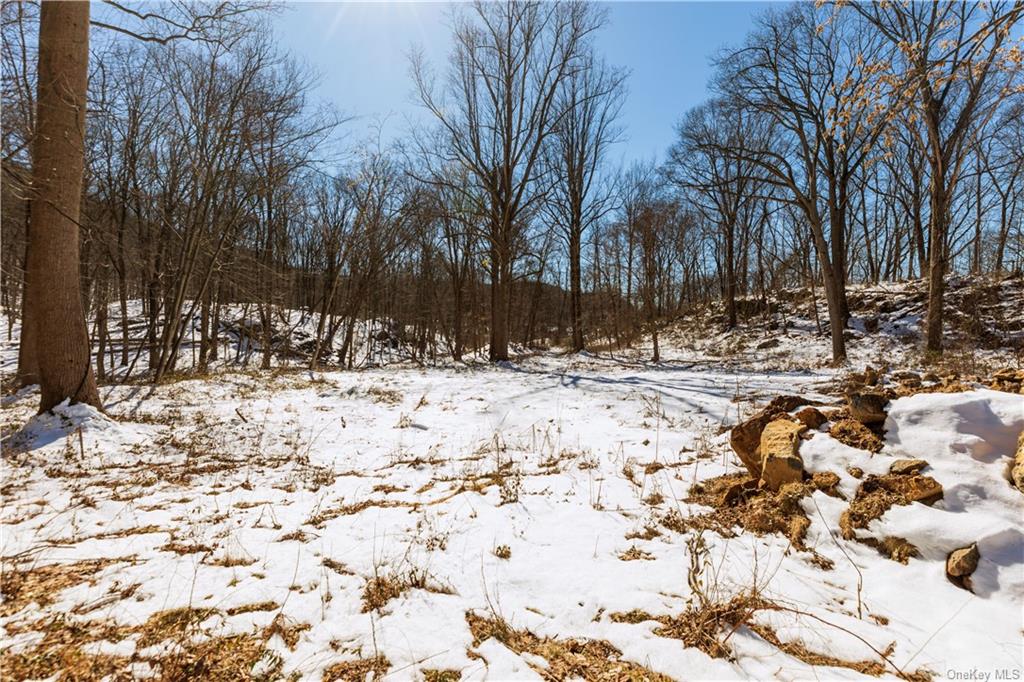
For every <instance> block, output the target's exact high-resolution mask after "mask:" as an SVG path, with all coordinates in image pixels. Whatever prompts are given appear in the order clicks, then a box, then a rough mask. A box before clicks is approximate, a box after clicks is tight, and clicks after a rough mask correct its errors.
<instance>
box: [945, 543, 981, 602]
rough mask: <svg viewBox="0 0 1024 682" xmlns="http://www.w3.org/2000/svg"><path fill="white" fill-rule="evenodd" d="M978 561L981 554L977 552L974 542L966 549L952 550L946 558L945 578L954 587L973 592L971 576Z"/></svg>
mask: <svg viewBox="0 0 1024 682" xmlns="http://www.w3.org/2000/svg"><path fill="white" fill-rule="evenodd" d="M979 559H981V552H979V551H978V543H976V542H972V543H971V544H970V545H969V546H967V547H961V548H960V549H954V550H953V551H952V552H950V553H949V556H947V557H946V577H948V578H949V580H950V582H952V583H953V584H954V585H957V586H959V587H962V588H964V589H965V590H970V591H972V592H973V591H974V590H973V589H972V588H971V574H972V573H974V571H976V570H977V568H978V560H979Z"/></svg>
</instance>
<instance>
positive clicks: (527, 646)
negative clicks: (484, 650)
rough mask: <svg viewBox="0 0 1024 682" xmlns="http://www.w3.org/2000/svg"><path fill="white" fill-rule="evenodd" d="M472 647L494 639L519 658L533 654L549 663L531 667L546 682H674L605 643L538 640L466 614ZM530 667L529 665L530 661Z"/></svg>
mask: <svg viewBox="0 0 1024 682" xmlns="http://www.w3.org/2000/svg"><path fill="white" fill-rule="evenodd" d="M466 621H467V622H468V623H469V631H470V633H472V635H473V646H474V647H475V646H479V644H480V643H481V642H483V641H484V640H485V639H488V638H490V637H493V638H494V639H496V640H498V641H499V642H501V643H502V644H504V645H505V646H506V647H508V648H509V649H511V650H512V651H514V652H516V653H517V654H523V653H530V654H533V655H535V656H540V657H541V658H543V659H544V660H546V661H547V662H548V666H547V667H541V666H536V665H534V664H532V663H530V667H531V668H533V670H534V671H535V672H536V673H537V674H539V675H540V676H541V677H543V678H544V679H545V680H566V679H584V680H615V681H617V682H639V681H640V680H652V681H654V682H671V678H669V677H667V676H665V675H662V674H661V673H657V672H654V671H653V670H651V669H649V668H645V667H644V666H642V665H640V664H638V663H633V662H631V661H623V660H621V656H622V652H621V651H619V650H618V649H616V648H615V647H614V646H612V645H611V644H609V643H608V642H605V641H603V640H594V639H558V638H554V637H543V638H542V637H538V636H537V635H535V634H533V633H532V632H530V631H528V630H516V629H514V628H513V627H512V626H511V625H509V624H508V623H507V622H506V621H505V620H504V619H502V618H500V617H497V616H495V617H492V618H486V617H484V616H480V615H478V614H476V613H473V612H469V613H467V614H466ZM528 663H529V661H528Z"/></svg>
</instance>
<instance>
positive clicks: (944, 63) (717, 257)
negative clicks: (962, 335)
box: [0, 0, 1024, 409]
mask: <svg viewBox="0 0 1024 682" xmlns="http://www.w3.org/2000/svg"><path fill="white" fill-rule="evenodd" d="M88 8H89V6H88V5H87V4H85V3H66V4H63V5H62V4H60V3H55V4H51V3H46V2H44V3H42V5H41V7H40V6H39V5H37V4H34V3H28V2H15V1H7V0H5V1H4V3H3V27H2V28H3V55H2V59H3V101H4V108H3V235H2V237H3V256H2V258H3V261H2V266H3V267H2V280H0V285H2V290H0V293H2V303H3V307H4V310H5V311H6V312H7V314H8V317H7V320H8V328H7V330H6V334H7V337H8V338H11V335H12V326H13V325H14V324H21V336H20V343H21V354H20V362H19V368H18V376H17V381H18V382H19V383H21V384H27V383H40V384H41V385H42V408H43V409H48V408H49V407H52V406H53V405H55V404H56V403H58V402H60V401H61V400H63V399H65V398H72V399H74V400H80V401H85V402H90V403H94V404H95V403H98V402H99V398H98V395H97V390H96V384H95V382H96V381H98V382H100V383H101V384H102V383H103V382H106V381H109V380H111V377H112V376H113V375H114V373H115V372H114V370H115V369H119V370H120V371H118V372H117V373H116V374H117V376H119V377H120V379H119V380H124V379H125V378H126V377H129V376H130V377H134V378H140V377H148V378H149V379H152V380H154V381H160V380H161V379H163V378H164V377H165V376H168V375H170V374H173V373H177V372H183V371H193V370H194V371H198V372H205V371H206V370H207V369H208V368H209V366H210V365H211V363H213V362H214V361H218V360H224V359H225V358H224V357H222V356H223V354H224V353H225V352H226V351H225V348H224V345H223V343H222V339H223V338H224V335H225V334H226V333H227V332H228V331H231V333H232V334H234V335H235V336H236V337H240V336H242V335H244V336H245V337H246V338H247V339H248V341H249V343H250V344H251V346H252V347H254V348H257V349H258V352H257V353H256V354H255V356H254V359H253V361H254V362H259V363H260V365H261V366H262V367H265V368H269V367H271V366H272V364H274V363H275V361H276V360H275V359H277V360H280V359H282V358H285V359H287V358H290V357H292V355H291V354H292V351H293V349H292V348H291V347H290V344H291V343H292V339H291V335H290V333H289V325H291V324H293V317H292V316H291V315H290V314H289V311H298V314H299V315H300V316H301V319H302V320H303V321H306V320H312V321H313V326H314V327H315V330H316V331H315V335H314V336H315V338H313V339H311V340H309V343H310V347H309V349H308V353H307V355H306V356H305V359H304V360H303V362H304V363H306V364H308V365H309V366H311V367H313V368H316V367H323V366H340V367H351V366H353V364H354V363H356V362H358V360H359V358H357V357H356V356H355V337H356V335H357V333H358V331H359V325H360V324H361V323H362V322H364V321H367V320H373V321H378V322H379V323H380V327H379V328H380V329H383V330H384V331H383V332H382V334H384V335H385V336H386V337H387V341H388V342H389V343H391V342H393V343H396V344H402V345H403V346H404V347H407V348H408V349H409V351H410V352H411V353H412V355H413V357H414V359H415V360H417V361H419V362H423V363H430V362H434V361H437V360H439V359H442V358H448V357H450V358H454V359H455V360H460V359H464V358H467V357H469V356H473V355H477V354H486V356H487V357H488V358H489V359H490V360H492V361H502V360H507V359H509V358H510V356H511V354H512V353H513V352H515V350H516V349H522V348H531V347H552V346H563V347H566V348H569V349H571V350H574V351H580V350H584V349H586V348H592V349H607V348H612V349H615V348H622V347H625V346H628V345H630V344H631V343H633V342H634V341H635V340H636V339H637V338H638V337H639V336H641V335H645V336H646V335H653V336H654V358H653V359H654V360H657V359H658V358H657V355H658V343H657V332H658V329H659V327H660V326H661V325H662V324H664V323H666V322H667V321H670V320H672V319H674V318H677V317H679V316H684V315H686V314H687V312H688V311H689V310H691V309H693V307H694V306H698V305H703V304H706V303H707V302H709V301H712V300H718V299H721V300H722V301H723V302H724V306H725V310H726V311H727V324H728V325H729V326H735V325H737V324H738V323H740V322H741V321H742V319H741V318H742V312H741V310H740V309H739V307H738V306H737V301H738V300H740V299H742V298H749V297H754V298H759V299H766V298H768V297H770V296H772V295H773V293H774V292H777V291H778V290H780V289H781V288H783V287H792V286H796V287H807V288H808V291H809V292H811V293H810V294H809V296H820V298H821V300H822V304H823V305H824V306H825V309H827V313H826V314H825V315H824V318H825V319H824V320H823V322H822V324H823V329H824V330H826V331H828V332H829V333H830V334H831V337H832V342H833V343H832V353H833V357H832V359H833V361H834V362H836V363H841V362H843V361H844V360H845V357H846V348H845V345H844V335H843V333H842V332H843V330H844V328H845V327H846V325H847V322H848V319H849V315H850V313H849V308H848V304H847V299H846V290H847V286H848V285H849V284H851V283H857V282H877V281H880V280H897V279H906V278H924V279H926V280H927V282H928V288H929V298H928V316H927V324H926V332H927V333H926V345H927V349H928V350H929V351H930V352H932V353H936V354H938V353H941V352H942V349H943V290H944V285H943V282H944V278H945V277H947V276H948V275H950V274H951V273H966V272H971V273H975V274H985V275H1000V274H1003V273H1020V272H1021V271H1022V270H1024V230H1022V224H1024V81H1022V80H1021V69H1022V45H1021V39H1020V29H1019V26H1020V19H1021V15H1022V13H1024V6H1022V5H1021V4H1020V3H1011V2H1000V1H997V2H990V3H984V4H983V3H957V2H936V3H906V4H904V3H885V4H866V3H865V4H861V3H837V4H830V3H824V4H819V5H818V6H815V5H812V4H810V3H801V4H794V5H788V6H787V5H773V6H770V7H769V8H767V9H766V10H764V12H763V13H762V14H761V15H760V17H759V19H758V21H757V25H756V28H755V30H754V31H752V32H751V34H750V35H749V36H748V37H747V39H746V40H745V41H744V42H743V43H742V44H741V45H737V46H734V47H732V48H729V49H725V50H723V51H722V52H721V53H720V54H718V55H716V56H715V57H714V78H713V81H712V83H711V92H712V96H711V98H710V99H709V100H708V101H707V102H705V103H704V104H702V105H700V106H698V107H697V108H695V109H693V110H691V111H688V112H683V111H680V112H679V124H678V130H677V136H676V142H675V144H674V145H673V146H672V148H671V149H669V150H667V154H666V160H665V162H664V163H663V164H661V165H659V164H657V163H656V162H654V161H650V162H637V163H634V164H632V165H629V166H628V167H618V166H616V163H615V159H616V153H615V150H616V145H618V144H620V143H622V142H623V141H625V140H626V139H628V131H626V130H623V129H622V127H621V125H620V122H619V120H618V119H619V113H620V109H621V103H622V101H623V100H624V98H626V97H627V96H628V86H629V79H628V74H627V73H626V72H625V71H623V70H621V69H619V68H617V67H616V66H615V65H612V64H608V63H606V61H605V59H604V57H603V56H602V55H601V54H600V53H599V51H598V50H597V48H596V46H595V41H594V37H595V35H597V34H599V32H600V31H601V30H602V26H603V25H604V24H605V22H606V21H607V18H606V15H605V11H604V10H603V9H602V8H601V6H600V5H595V4H589V3H578V2H564V3H552V4H549V3H532V2H522V3H520V2H507V3H490V2H478V3H476V4H473V5H471V6H469V5H467V6H459V7H457V8H456V9H455V10H454V16H453V18H452V22H451V26H452V44H453V47H452V50H451V53H450V57H449V60H448V62H447V63H441V64H432V63H429V62H428V61H427V60H426V59H425V58H424V57H422V56H419V55H413V57H412V60H411V61H412V63H411V74H412V77H411V79H410V83H409V88H410V91H411V92H412V93H413V96H414V97H415V98H416V99H417V101H418V102H419V103H421V104H422V108H423V110H424V112H425V117H424V120H423V122H422V124H421V125H419V126H417V127H415V128H414V129H412V130H410V131H409V133H408V135H407V136H405V137H404V138H402V139H399V140H397V141H394V142H388V143H387V144H384V143H381V142H379V141H377V140H371V141H365V142H364V141H353V140H351V139H350V138H346V137H345V136H344V134H343V133H344V131H345V125H346V120H345V117H344V115H342V114H341V113H340V110H344V109H347V108H348V106H349V104H350V103H346V102H337V103H333V104H325V103H318V102H316V101H315V99H314V97H313V91H314V85H315V82H316V75H315V74H312V73H309V72H308V70H307V69H306V68H305V67H303V66H301V65H300V64H299V62H297V61H296V60H295V59H294V58H293V57H292V56H290V55H288V54H285V53H283V52H282V51H280V50H279V49H278V48H277V47H275V45H274V41H273V40H272V38H271V34H270V32H269V30H268V29H267V27H266V26H265V25H264V21H265V19H264V16H263V15H264V8H261V7H257V6H255V5H253V6H247V5H236V4H231V3H222V4H220V5H218V6H216V8H215V9H214V10H213V11H212V12H210V13H209V14H203V13H199V12H196V11H194V10H193V11H192V12H191V14H190V15H189V12H187V11H183V12H179V14H180V15H181V16H178V15H173V16H170V15H169V16H167V17H163V18H162V22H161V23H160V25H159V26H153V25H152V24H153V21H152V20H149V19H145V18H142V17H138V16H131V15H129V14H127V13H126V12H123V11H122V12H121V14H123V15H124V16H121V17H117V16H115V17H114V19H111V20H108V19H107V18H104V19H103V20H102V21H100V20H99V19H97V17H96V16H94V17H93V23H94V25H95V27H94V28H93V29H92V36H91V37H92V41H91V43H90V41H89V37H90V35H89V34H90V28H89V16H88ZM117 8H118V6H117V5H114V6H113V10H117ZM175 8H177V6H176V5H175V6H172V7H171V9H169V11H172V10H173V9H175ZM177 9H180V8H177ZM115 13H116V12H115ZM94 14H95V11H94ZM71 15H75V16H71ZM185 15H188V16H185ZM118 22H120V23H118ZM228 24H229V25H230V31H225V30H224V26H225V25H228ZM111 27H113V29H114V30H111ZM76 55H77V56H76ZM666 68H673V69H676V68H678V69H685V68H687V67H686V65H684V64H679V65H666ZM86 78H87V83H88V85H87V86H86ZM335 105H336V107H337V108H335ZM78 177H81V178H82V180H81V189H80V190H79V188H78V184H77V178H78ZM229 306H230V307H232V310H236V311H237V310H238V309H241V310H243V311H245V315H244V319H242V320H239V319H235V317H232V316H230V315H229V314H228V313H227V312H226V311H227V309H228V307H229ZM382 338H383V337H382ZM186 342H187V343H188V344H189V346H190V347H191V348H193V349H196V351H197V352H191V351H190V352H189V353H188V354H187V355H186V354H184V353H183V351H182V348H184V347H185V344H186ZM91 347H94V348H96V349H98V352H95V353H90V348H91ZM249 357H250V356H249V355H246V356H245V358H244V361H246V362H248V361H249ZM234 360H235V361H238V362H241V361H243V358H241V357H238V356H236V357H235V358H234Z"/></svg>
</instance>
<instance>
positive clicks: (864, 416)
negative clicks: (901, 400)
mask: <svg viewBox="0 0 1024 682" xmlns="http://www.w3.org/2000/svg"><path fill="white" fill-rule="evenodd" d="M846 400H847V403H848V404H849V406H850V416H851V417H853V418H854V419H856V420H857V421H859V422H860V423H861V424H881V423H882V422H884V421H885V417H886V413H885V407H886V405H888V404H889V399H888V398H887V397H886V396H885V395H883V394H881V393H875V392H872V391H858V392H853V393H850V394H849V395H847V396H846Z"/></svg>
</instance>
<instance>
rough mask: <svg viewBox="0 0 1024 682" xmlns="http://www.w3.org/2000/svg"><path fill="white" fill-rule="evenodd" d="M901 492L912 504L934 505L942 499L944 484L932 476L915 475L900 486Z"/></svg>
mask: <svg viewBox="0 0 1024 682" xmlns="http://www.w3.org/2000/svg"><path fill="white" fill-rule="evenodd" d="M900 488H901V490H900V492H902V493H903V495H904V496H905V497H906V498H907V500H909V501H910V502H920V503H921V504H927V505H933V504H935V503H936V502H938V501H939V500H941V499H942V484H941V483H939V482H938V481H936V480H935V479H934V478H932V477H931V476H918V475H916V474H915V475H914V476H913V477H911V478H908V479H907V482H906V483H905V484H904V485H901V486H900Z"/></svg>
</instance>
